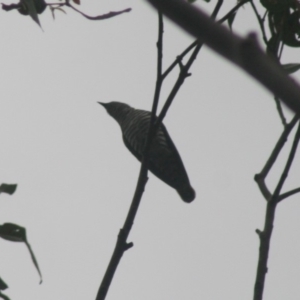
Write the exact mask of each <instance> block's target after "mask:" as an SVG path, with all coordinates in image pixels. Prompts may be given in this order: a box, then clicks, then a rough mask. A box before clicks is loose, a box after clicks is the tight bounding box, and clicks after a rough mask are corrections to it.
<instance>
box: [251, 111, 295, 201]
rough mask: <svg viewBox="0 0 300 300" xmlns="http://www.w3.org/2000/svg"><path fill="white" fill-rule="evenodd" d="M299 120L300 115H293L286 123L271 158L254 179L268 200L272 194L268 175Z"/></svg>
mask: <svg viewBox="0 0 300 300" xmlns="http://www.w3.org/2000/svg"><path fill="white" fill-rule="evenodd" d="M298 120H299V116H298V115H295V116H294V117H293V119H292V121H291V122H290V123H289V124H287V125H286V127H285V129H284V130H283V132H282V134H281V136H280V138H279V140H278V141H277V143H276V145H275V147H274V149H273V151H272V153H271V155H270V157H269V159H268V160H267V162H266V164H265V166H264V167H263V169H262V170H261V172H260V173H258V174H256V175H255V176H254V180H255V181H256V183H257V184H258V187H259V189H260V191H261V193H262V194H263V196H264V198H265V199H266V200H267V201H268V200H270V199H271V196H272V195H271V193H270V191H269V189H268V187H267V186H266V183H265V180H266V177H267V176H268V174H269V172H270V170H271V168H272V167H273V165H274V163H275V161H276V160H277V157H278V155H279V153H280V151H281V150H282V148H283V146H284V144H285V142H286V141H287V138H288V136H289V134H290V133H291V131H292V129H293V128H294V126H295V125H296V123H297V122H298Z"/></svg>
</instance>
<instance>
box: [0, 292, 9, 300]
mask: <svg viewBox="0 0 300 300" xmlns="http://www.w3.org/2000/svg"><path fill="white" fill-rule="evenodd" d="M0 298H2V299H4V300H10V298H9V297H8V296H6V295H5V294H3V293H1V292H0Z"/></svg>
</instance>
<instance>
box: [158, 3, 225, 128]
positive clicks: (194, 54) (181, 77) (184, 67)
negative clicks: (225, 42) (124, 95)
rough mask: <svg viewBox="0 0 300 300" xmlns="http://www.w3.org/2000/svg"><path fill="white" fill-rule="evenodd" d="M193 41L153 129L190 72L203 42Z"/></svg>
mask: <svg viewBox="0 0 300 300" xmlns="http://www.w3.org/2000/svg"><path fill="white" fill-rule="evenodd" d="M222 4H223V0H218V2H217V4H216V7H215V9H214V10H213V12H212V14H211V18H212V19H215V18H216V16H217V14H218V12H219V11H220V8H221V6H222ZM194 43H196V48H195V49H194V51H193V52H192V54H191V56H190V58H189V59H188V61H187V63H186V64H185V65H183V64H182V63H181V62H180V72H179V75H178V78H177V80H176V82H175V84H174V86H173V88H172V90H171V92H170V94H169V96H168V98H167V100H166V102H165V104H164V106H163V108H162V110H161V112H160V114H159V116H158V118H157V120H156V122H155V131H156V130H157V128H158V127H159V125H160V124H161V122H162V121H163V119H164V117H165V116H166V114H167V111H168V110H169V108H170V106H171V104H172V102H173V100H174V98H175V96H176V94H177V92H178V91H179V89H180V87H181V85H182V84H183V82H184V81H185V79H186V78H187V77H189V76H190V75H191V74H190V73H189V69H190V67H191V66H192V64H193V62H194V61H195V59H196V58H197V55H198V53H199V51H200V49H201V48H202V45H203V43H200V42H198V41H195V42H194ZM164 75H165V73H164V74H163V76H164Z"/></svg>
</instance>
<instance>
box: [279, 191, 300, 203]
mask: <svg viewBox="0 0 300 300" xmlns="http://www.w3.org/2000/svg"><path fill="white" fill-rule="evenodd" d="M299 192H300V188H296V189H294V190H291V191H288V192H286V193H283V194H281V195H280V196H279V197H278V200H277V202H280V201H282V200H284V199H286V198H288V197H290V196H292V195H295V194H297V193H299Z"/></svg>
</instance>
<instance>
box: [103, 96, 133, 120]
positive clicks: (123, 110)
mask: <svg viewBox="0 0 300 300" xmlns="http://www.w3.org/2000/svg"><path fill="white" fill-rule="evenodd" d="M98 103H99V104H101V105H102V106H103V107H104V108H105V109H106V111H107V113H108V114H109V115H111V116H112V117H113V118H114V119H115V120H116V121H118V122H120V121H122V120H123V119H124V117H126V116H127V114H128V113H129V112H130V111H131V110H133V108H132V107H131V106H129V105H128V104H125V103H122V102H116V101H112V102H109V103H103V102H98Z"/></svg>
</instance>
